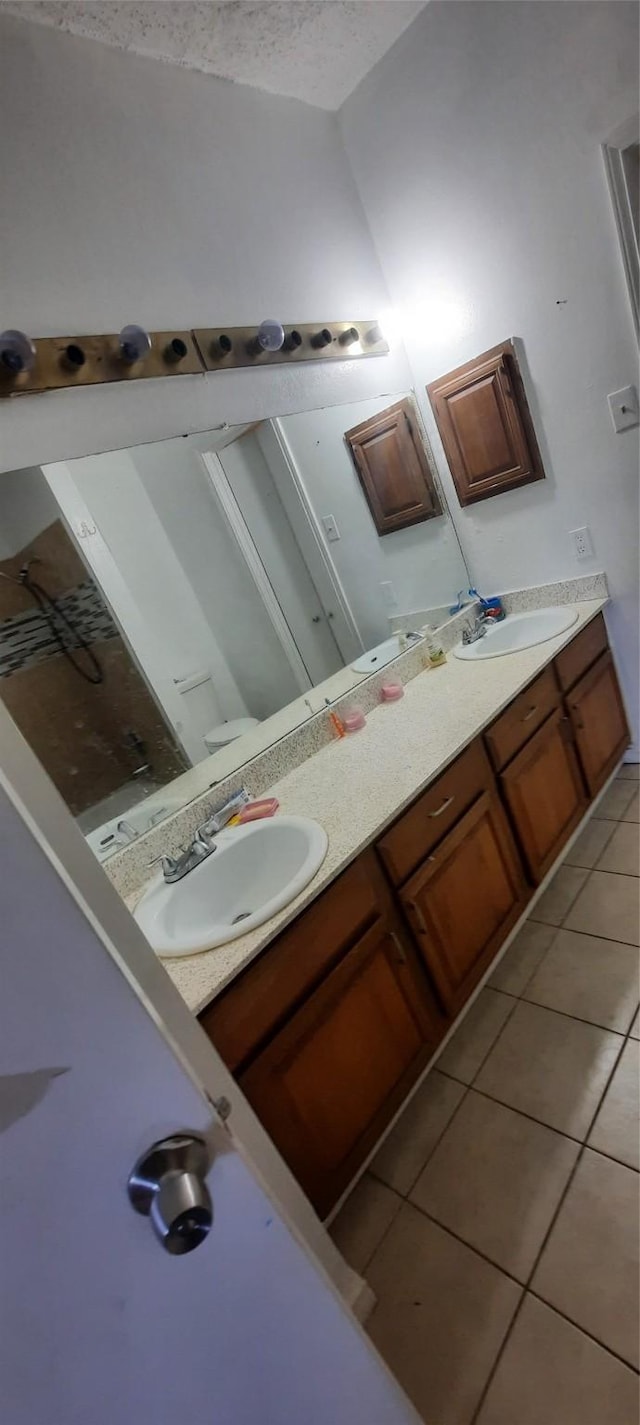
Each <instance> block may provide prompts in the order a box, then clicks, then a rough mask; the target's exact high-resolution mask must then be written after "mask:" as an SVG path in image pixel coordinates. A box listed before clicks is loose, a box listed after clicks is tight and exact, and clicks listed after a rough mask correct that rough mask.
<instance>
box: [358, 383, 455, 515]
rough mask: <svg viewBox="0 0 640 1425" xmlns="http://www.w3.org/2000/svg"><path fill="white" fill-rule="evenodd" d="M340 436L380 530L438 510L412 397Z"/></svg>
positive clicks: (440, 507)
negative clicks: (349, 454) (410, 399)
mask: <svg viewBox="0 0 640 1425" xmlns="http://www.w3.org/2000/svg"><path fill="white" fill-rule="evenodd" d="M344 438H345V440H346V442H347V445H348V446H349V448H350V450H351V454H352V456H353V461H354V464H355V467H356V470H357V472H358V478H359V480H360V484H361V485H362V489H363V491H364V495H365V499H366V501H367V504H368V506H369V509H370V511H371V515H372V518H373V521H374V524H375V527H376V529H377V531H378V534H391V533H392V531H393V530H397V529H406V528H407V526H408V525H413V524H419V523H420V522H421V521H422V520H430V519H433V518H434V516H436V515H441V514H442V505H441V503H440V496H439V495H438V491H437V489H436V484H435V479H434V475H433V472H432V470H431V468H430V465H429V461H428V459H427V453H426V450H425V447H424V442H423V440H422V436H421V434H420V430H419V427H418V419H417V415H416V412H415V409H414V406H413V403H412V402H411V401H409V400H404V401H397V402H396V404H395V405H393V406H388V407H387V409H386V411H380V412H378V414H377V415H375V416H371V418H370V419H369V420H368V421H363V422H362V424H361V425H357V426H353V428H352V429H351V430H348V431H345V436H344Z"/></svg>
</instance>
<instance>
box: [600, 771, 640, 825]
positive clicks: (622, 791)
mask: <svg viewBox="0 0 640 1425" xmlns="http://www.w3.org/2000/svg"><path fill="white" fill-rule="evenodd" d="M635 792H636V788H635V786H634V783H633V782H628V781H626V780H625V781H622V782H620V781H618V780H616V781H615V782H612V784H611V786H610V787H609V790H608V792H605V794H604V796H603V798H602V801H601V802H598V805H597V807H596V809H595V815H596V816H597V817H606V818H607V819H608V820H609V821H621V819H622V817H623V816H624V813H625V812H626V810H627V807H628V805H629V802H630V801H631V799H632V798H633V797H634V796H635Z"/></svg>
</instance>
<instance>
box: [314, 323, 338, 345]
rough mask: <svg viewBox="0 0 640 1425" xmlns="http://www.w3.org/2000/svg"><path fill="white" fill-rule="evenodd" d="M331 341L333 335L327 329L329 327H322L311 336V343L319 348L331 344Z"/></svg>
mask: <svg viewBox="0 0 640 1425" xmlns="http://www.w3.org/2000/svg"><path fill="white" fill-rule="evenodd" d="M332 341H333V335H332V333H331V332H330V331H329V328H328V327H322V329H321V331H319V332H316V334H315V336H312V338H311V345H312V346H315V347H316V348H321V347H323V346H331V343H332Z"/></svg>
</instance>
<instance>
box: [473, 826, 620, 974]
mask: <svg viewBox="0 0 640 1425" xmlns="http://www.w3.org/2000/svg"><path fill="white" fill-rule="evenodd" d="M608 825H609V823H608V822H603V826H608ZM556 934H557V930H556V927H555V925H538V924H536V922H535V921H533V920H528V921H527V922H526V924H525V925H523V927H522V930H520V931H518V934H517V935H516V938H515V940H514V941H513V944H512V945H510V946H509V949H508V950H507V953H506V955H504V956H503V958H502V960H501V961H500V964H499V965H497V966H496V968H495V970H494V972H493V974H492V976H491V979H490V980H489V984H490V986H491V988H492V989H494V990H503V991H504V993H505V994H507V995H516V996H518V995H521V994H522V992H523V990H524V989H526V986H527V985H528V983H529V980H530V979H531V976H532V975H533V974H535V971H536V970H537V968H538V965H539V964H540V961H541V960H542V958H543V956H544V955H545V954H546V951H547V950H548V949H549V946H550V944H551V942H552V940H553V937H554V935H556Z"/></svg>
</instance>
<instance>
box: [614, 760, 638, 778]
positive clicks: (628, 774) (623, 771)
mask: <svg viewBox="0 0 640 1425" xmlns="http://www.w3.org/2000/svg"><path fill="white" fill-rule="evenodd" d="M639 780H640V762H623V764H622V766H621V768H620V771H619V772H618V776H617V778H616V781H618V782H637V781H639Z"/></svg>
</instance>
